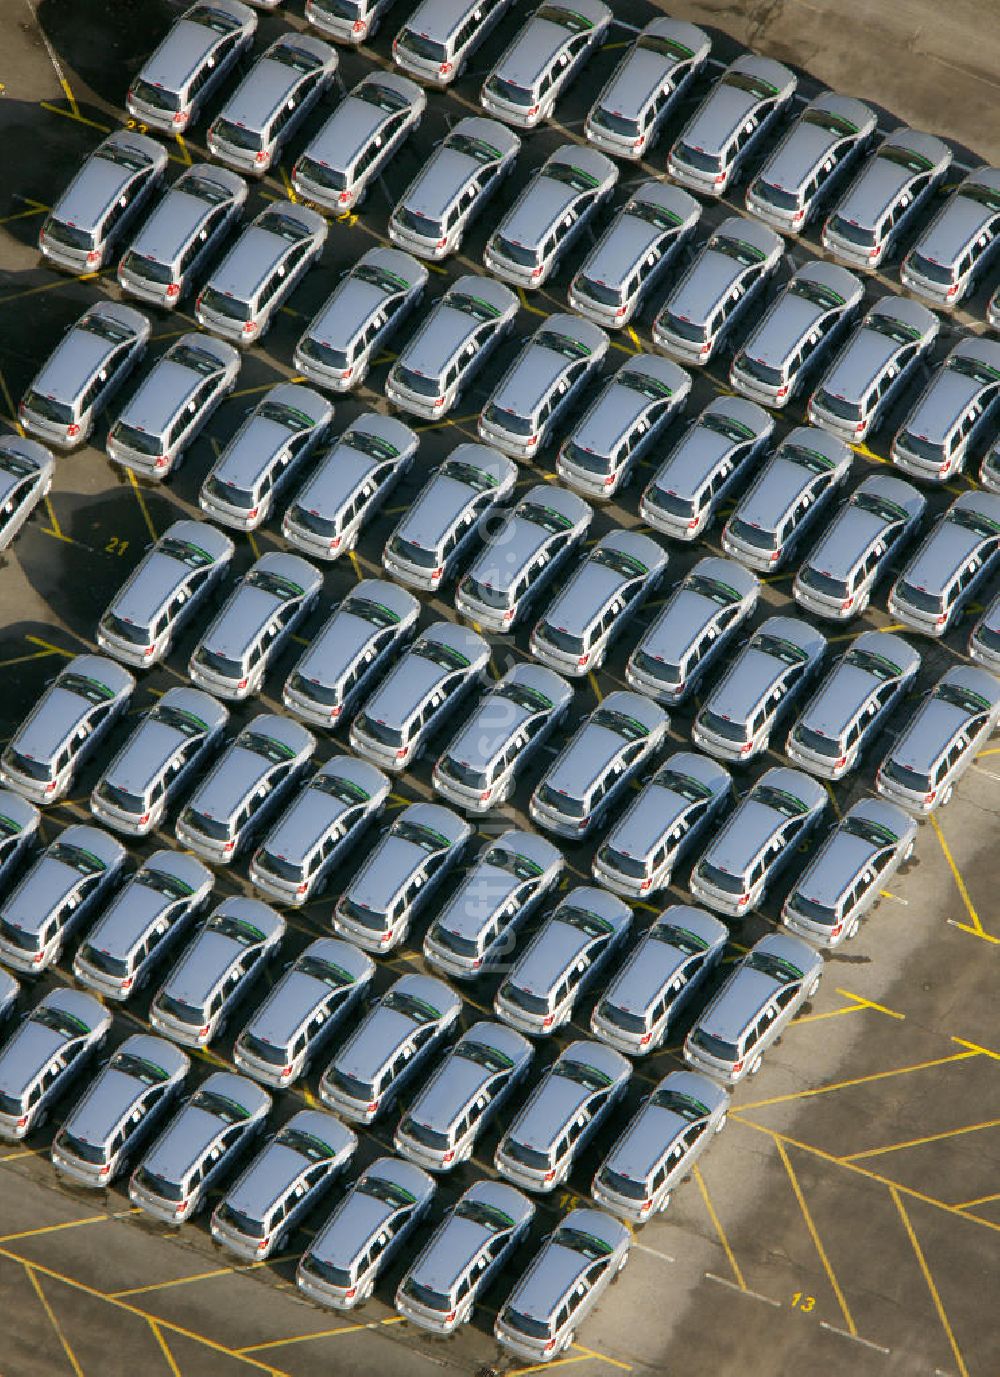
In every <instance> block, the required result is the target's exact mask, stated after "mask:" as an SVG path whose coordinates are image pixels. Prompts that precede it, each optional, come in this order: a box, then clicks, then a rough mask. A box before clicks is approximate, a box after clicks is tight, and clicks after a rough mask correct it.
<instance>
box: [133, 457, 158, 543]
mask: <svg viewBox="0 0 1000 1377" xmlns="http://www.w3.org/2000/svg"><path fill="white" fill-rule="evenodd" d="M125 472H126V473H127V474H128V481H129V484H130V486H131V488H132V491H133V492H134V493H135V497H136V501H137V502H138V503H139V510H140V511H141V512H142V519H143V521H145V523H146V530H147V531H148V532H149V535H150V539H151V540H157V539H159V537H158V536H157V534H156V527H155V526H154V525H153V518H152V517H151V516H150V514H149V508H148V507H147V506H146V499H145V498H144V497H143V495H142V489H141V488H140V487H139V481H138V479H137V478H136V476H135V474H134V473H133V472H132V470H131V469H126V470H125Z"/></svg>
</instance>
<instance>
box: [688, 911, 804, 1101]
mask: <svg viewBox="0 0 1000 1377" xmlns="http://www.w3.org/2000/svg"><path fill="white" fill-rule="evenodd" d="M822 974H823V958H822V956H821V955H820V953H819V952H818V951H816V950H815V948H814V947H811V946H809V944H808V942H803V941H801V939H800V938H798V937H789V936H787V935H786V934H785V933H780V932H771V933H768V934H767V936H766V937H762V938H761V939H760V941H759V942H757V943H756V944H755V945H754V946H753V947H752V948H751V950H750V951H749V953H748V954H747V955H746V956H745V957H744V958H743V960H742V961H741V962H740V963H739V965H737V966H736V967H735V969H734V970H733V972H732V974H731V975H730V976H729V978H728V979H727V981H726V983H725V984H724V985H723V987H722V989H721V990H720V991H719V992H718V994H717V995H716V996H715V998H714V999H713V1000H712V1002H711V1004H709V1006H708V1008H707V1009H705V1010H704V1011H703V1012H702V1013H701V1014H700V1015H699V1017H698V1020H697V1022H696V1023H695V1025H694V1027H693V1028H692V1029H691V1031H690V1032H689V1033H688V1035H687V1037H686V1038H685V1040H684V1060H685V1061H686V1062H687V1063H688V1064H689V1065H690V1066H693V1067H694V1068H695V1070H697V1071H702V1072H704V1073H705V1074H706V1075H709V1076H714V1077H715V1078H716V1080H720V1081H722V1083H723V1084H724V1085H736V1084H737V1083H738V1082H739V1081H741V1080H744V1079H745V1078H746V1077H747V1076H754V1075H756V1074H757V1072H758V1071H759V1070H760V1067H761V1062H762V1059H763V1056H764V1053H765V1052H766V1051H767V1049H768V1047H770V1045H771V1044H772V1043H773V1042H774V1041H775V1040H776V1039H777V1038H778V1037H779V1036H780V1035H781V1033H782V1032H783V1030H784V1029H785V1028H786V1027H787V1026H788V1024H789V1023H790V1022H791V1021H792V1019H793V1018H794V1017H795V1015H796V1014H797V1013H798V1012H799V1010H800V1009H801V1007H802V1005H803V1004H805V1003H807V1002H808V1001H809V1000H810V999H812V997H813V995H814V994H815V993H816V991H817V990H818V989H819V982H820V978H821V976H822Z"/></svg>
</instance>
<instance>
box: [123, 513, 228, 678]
mask: <svg viewBox="0 0 1000 1377" xmlns="http://www.w3.org/2000/svg"><path fill="white" fill-rule="evenodd" d="M235 552H236V547H235V545H234V544H233V542H232V541H231V540H230V539H229V537H228V536H227V535H223V533H222V532H221V531H218V530H216V528H215V527H214V526H210V525H209V524H208V522H207V521H187V520H181V521H175V522H173V523H172V524H171V525H170V526H168V527H167V529H166V530H165V531H164V532H163V534H162V535H161V536H160V538H159V539H158V540H156V541H154V542H153V544H152V545H150V546H148V547H147V549H146V553H145V554H144V555H143V557H142V559H141V560H140V561H139V563H138V564H137V565H136V566H135V568H134V569H133V570H132V572H131V574H129V576H128V578H127V579H126V580H125V582H124V583H123V584H122V586H121V588H119V590H118V592H117V593H116V594H115V596H114V597H113V598H112V600H111V602H110V604H109V605H108V608H107V611H106V612H104V614H103V615H102V617H101V619H100V621H99V622H98V623H97V644H98V645H99V646H100V647H101V649H102V650H104V651H106V652H107V653H108V654H109V655H113V656H114V657H115V659H116V660H123V661H124V662H125V664H127V665H133V666H134V667H135V668H137V669H148V668H152V666H153V665H157V664H159V663H160V662H161V661H162V660H163V659H165V657H166V656H167V655H168V654H169V653H170V651H171V649H172V648H173V643H174V638H175V637H176V635H177V633H178V631H179V630H180V629H181V627H183V626H184V625H186V624H187V622H188V621H189V620H190V618H191V617H192V616H193V614H194V613H195V612H196V611H198V610H199V609H200V608H201V607H202V606H203V604H204V603H205V602H206V600H207V599H208V598H209V596H210V595H211V594H212V593H213V592H214V591H215V590H216V589H217V588H218V586H219V584H220V583H221V581H222V579H223V578H224V577H225V574H226V571H227V570H228V568H229V563H230V561H231V560H232V557H233V555H234V554H235Z"/></svg>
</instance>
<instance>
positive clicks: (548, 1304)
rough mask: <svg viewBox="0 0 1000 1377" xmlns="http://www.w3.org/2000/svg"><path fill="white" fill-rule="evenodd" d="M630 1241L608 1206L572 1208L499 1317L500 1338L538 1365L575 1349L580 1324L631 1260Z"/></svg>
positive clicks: (496, 1332)
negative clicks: (589, 1208) (601, 1207)
mask: <svg viewBox="0 0 1000 1377" xmlns="http://www.w3.org/2000/svg"><path fill="white" fill-rule="evenodd" d="M630 1244H631V1235H630V1234H629V1232H628V1229H627V1228H626V1227H625V1225H624V1224H623V1223H621V1222H620V1221H619V1220H617V1219H612V1217H611V1215H609V1214H605V1213H604V1212H603V1210H588V1209H575V1210H571V1211H570V1212H569V1214H567V1215H566V1216H564V1218H563V1219H562V1220H561V1221H560V1223H559V1225H558V1227H557V1228H556V1229H555V1231H554V1232H553V1233H551V1234H549V1236H548V1238H546V1240H545V1242H544V1243H543V1244H542V1246H541V1248H540V1249H539V1251H538V1253H537V1254H536V1256H535V1259H534V1261H533V1262H532V1264H531V1266H530V1267H529V1268H528V1270H527V1271H526V1272H525V1273H524V1274H523V1276H522V1277H521V1279H520V1281H519V1282H518V1283H517V1285H516V1286H515V1287H514V1289H513V1291H511V1293H510V1296H509V1297H508V1299H507V1301H506V1303H505V1304H504V1305H503V1307H502V1308H501V1310H500V1313H499V1314H498V1315H497V1318H496V1323H495V1325H494V1326H493V1333H494V1335H495V1337H496V1339H497V1342H498V1343H499V1344H500V1345H501V1347H503V1348H505V1349H506V1350H507V1351H508V1352H509V1353H513V1354H514V1355H515V1356H516V1357H517V1358H520V1359H522V1360H524V1361H525V1362H528V1363H530V1364H532V1365H533V1366H534V1365H536V1364H539V1363H547V1362H549V1361H550V1360H551V1359H553V1358H556V1357H557V1356H558V1355H559V1354H560V1353H565V1352H566V1351H567V1350H568V1349H570V1348H572V1347H573V1344H574V1343H575V1341H576V1328H577V1325H579V1324H581V1323H582V1322H583V1320H585V1319H586V1317H587V1316H588V1315H589V1314H590V1312H591V1311H592V1310H593V1309H594V1307H595V1305H596V1304H597V1302H598V1301H599V1300H600V1298H601V1296H602V1295H603V1294H604V1292H605V1290H606V1289H607V1287H608V1286H609V1285H610V1283H611V1282H612V1281H614V1279H615V1277H616V1276H617V1275H618V1273H619V1272H621V1271H622V1269H623V1268H624V1267H625V1264H626V1263H627V1262H628V1255H629V1247H630ZM564 1361H565V1360H564Z"/></svg>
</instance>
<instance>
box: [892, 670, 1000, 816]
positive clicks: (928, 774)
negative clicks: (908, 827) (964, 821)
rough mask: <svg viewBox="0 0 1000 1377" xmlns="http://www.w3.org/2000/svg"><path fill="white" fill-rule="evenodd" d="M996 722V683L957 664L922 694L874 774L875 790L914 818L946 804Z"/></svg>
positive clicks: (999, 703)
mask: <svg viewBox="0 0 1000 1377" xmlns="http://www.w3.org/2000/svg"><path fill="white" fill-rule="evenodd" d="M998 722H1000V679H998V678H997V676H996V675H995V674H989V673H988V672H987V671H986V670H985V669H978V668H976V667H975V666H971V665H956V666H955V667H954V668H953V669H949V670H948V671H947V673H945V674H944V675H943V676H942V677H941V678H940V679H939V680H938V682H937V683H936V684H935V685H934V687H933V689H931V691H930V693H929V694H928V695H926V696H925V698H924V701H923V703H922V704H921V706H920V707H919V708H918V709H917V711H916V713H914V715H913V717H912V718H911V719H910V721H909V722H908V723H907V724H906V727H905V728H904V730H903V731H902V732H900V734H899V735H898V736H897V738H896V740H895V742H894V744H893V745H892V746H891V747H890V749H889V751H888V753H887V754H886V757H885V759H884V760H883V761H882V764H881V765H880V766H879V767H878V770H877V771H876V773H875V791H876V793H878V794H881V796H882V797H883V798H885V799H889V801H890V802H892V803H898V804H899V806H900V807H901V808H905V809H906V810H907V812H909V813H913V814H914V815H915V816H916V817H918V818H919V817H926V816H927V815H928V813H933V812H934V811H935V810H936V809H938V808H943V807H944V806H945V804H946V803H948V802H950V800H951V796H952V794H953V793H954V790H955V785H956V784H957V783H958V781H959V780H960V779H961V777H962V775H963V774H964V773H965V771H966V770H967V769H968V768H969V766H970V765H971V764H972V762H973V761H974V760H975V758H976V755H977V754H978V752H979V751H980V749H981V748H982V747H983V746H985V744H986V742H987V741H988V740H989V738H990V736H991V735H992V734H993V732H994V731H995V730H996V728H997V724H998Z"/></svg>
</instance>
